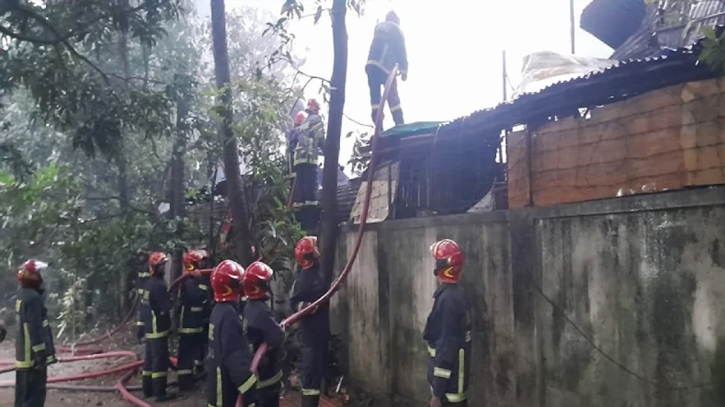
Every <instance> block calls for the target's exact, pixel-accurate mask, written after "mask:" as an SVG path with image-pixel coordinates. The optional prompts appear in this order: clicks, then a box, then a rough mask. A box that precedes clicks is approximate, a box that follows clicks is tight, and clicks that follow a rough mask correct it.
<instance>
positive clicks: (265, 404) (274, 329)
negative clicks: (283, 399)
mask: <svg viewBox="0 0 725 407" xmlns="http://www.w3.org/2000/svg"><path fill="white" fill-rule="evenodd" d="M244 319H245V320H246V321H247V338H249V342H250V343H251V344H252V348H253V350H254V351H255V352H256V351H257V349H259V347H260V346H261V345H262V343H264V342H266V343H267V345H268V346H269V349H268V350H267V353H266V354H265V355H264V358H263V359H262V361H261V363H260V364H259V368H258V370H257V377H258V380H259V381H258V382H257V400H258V401H257V403H256V407H277V406H279V392H280V381H281V380H282V354H281V349H282V342H283V341H284V332H282V329H281V328H280V327H279V325H278V324H277V322H276V321H275V320H274V317H273V316H272V310H270V309H269V306H268V305H267V304H266V303H265V302H264V301H261V300H250V301H248V302H247V306H246V307H245V308H244Z"/></svg>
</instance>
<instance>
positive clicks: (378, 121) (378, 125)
mask: <svg viewBox="0 0 725 407" xmlns="http://www.w3.org/2000/svg"><path fill="white" fill-rule="evenodd" d="M397 73H398V66H397V65H396V66H395V67H394V68H393V70H392V71H391V72H390V75H388V79H387V81H386V82H385V90H384V91H383V95H382V99H381V102H380V107H379V109H378V113H377V115H376V116H375V132H374V135H373V137H372V140H371V143H372V145H371V147H370V150H371V153H370V163H369V164H368V179H367V188H366V189H365V200H364V202H363V208H362V214H361V215H360V226H359V227H358V231H357V237H356V240H355V246H354V248H353V251H352V254H351V255H350V258H349V259H348V261H347V264H345V268H343V270H342V272H341V273H340V275H339V276H338V277H337V278H336V279H335V281H333V282H332V285H331V286H330V288H329V289H328V290H327V292H326V293H325V294H324V295H322V297H320V298H318V299H317V300H316V301H315V302H313V303H312V304H309V305H308V306H307V307H305V308H303V309H301V310H300V311H298V312H295V313H294V314H292V315H290V316H289V317H287V318H285V319H284V320H283V321H282V322H280V326H281V327H282V329H286V328H287V327H289V326H291V325H293V324H295V323H296V322H297V321H299V320H300V319H302V318H303V317H305V316H307V315H310V314H311V313H313V312H314V310H316V309H317V308H318V307H319V306H320V305H322V304H324V303H326V302H328V301H330V298H332V296H333V295H334V294H335V293H336V292H337V291H338V290H339V289H340V287H341V286H342V283H343V282H345V279H347V276H348V274H350V270H352V266H353V264H355V260H356V258H357V254H358V252H359V251H360V246H361V244H362V238H363V234H364V233H365V226H366V225H367V220H368V211H369V209H370V198H371V196H372V191H373V188H372V183H373V176H374V174H375V158H376V157H375V152H376V148H375V147H376V146H377V143H378V139H379V138H380V133H381V129H382V124H383V109H384V108H385V103H386V102H387V101H388V95H389V93H390V86H391V85H392V83H393V80H394V79H395V76H396V75H397ZM268 347H269V345H268V344H267V343H266V342H265V343H263V344H262V345H261V346H260V347H259V349H257V353H256V354H255V355H254V359H253V360H252V367H251V370H252V372H253V373H256V372H257V368H258V367H259V363H260V362H261V360H262V357H264V354H265V353H266V352H267V348H268ZM240 403H241V396H240V397H239V398H238V399H237V406H240V405H241V404H240Z"/></svg>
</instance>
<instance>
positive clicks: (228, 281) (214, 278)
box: [211, 260, 244, 302]
mask: <svg viewBox="0 0 725 407" xmlns="http://www.w3.org/2000/svg"><path fill="white" fill-rule="evenodd" d="M243 277H244V269H243V268H242V266H240V265H239V263H237V262H235V261H233V260H224V261H223V262H221V263H219V265H218V266H216V268H215V269H214V271H213V272H212V273H211V289H212V291H214V301H215V302H237V301H239V297H241V296H242V278H243Z"/></svg>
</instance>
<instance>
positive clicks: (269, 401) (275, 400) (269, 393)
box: [254, 383, 282, 407]
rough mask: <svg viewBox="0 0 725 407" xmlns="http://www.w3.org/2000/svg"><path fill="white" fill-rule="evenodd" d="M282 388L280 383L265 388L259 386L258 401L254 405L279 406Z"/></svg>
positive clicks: (258, 406) (255, 406)
mask: <svg viewBox="0 0 725 407" xmlns="http://www.w3.org/2000/svg"><path fill="white" fill-rule="evenodd" d="M281 390H282V386H281V385H280V383H276V384H274V385H272V386H269V387H265V388H261V389H260V388H257V391H256V392H255V393H256V397H257V402H256V403H255V404H254V407H279V393H280V391H281Z"/></svg>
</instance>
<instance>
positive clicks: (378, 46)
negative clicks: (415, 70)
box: [365, 12, 408, 126]
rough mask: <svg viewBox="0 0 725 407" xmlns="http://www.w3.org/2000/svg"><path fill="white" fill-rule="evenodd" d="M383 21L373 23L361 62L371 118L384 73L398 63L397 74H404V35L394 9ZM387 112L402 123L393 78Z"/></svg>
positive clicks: (398, 122)
mask: <svg viewBox="0 0 725 407" xmlns="http://www.w3.org/2000/svg"><path fill="white" fill-rule="evenodd" d="M385 20H386V21H384V22H382V23H380V24H378V25H377V26H375V34H374V36H373V42H372V44H371V45H370V52H369V53H368V61H367V63H366V64H365V72H366V73H367V75H368V86H369V87H370V105H371V106H370V107H371V109H372V118H373V122H374V121H375V117H376V116H377V114H378V109H380V99H381V97H382V93H381V88H382V87H383V86H384V85H385V82H386V81H387V80H388V75H390V72H391V71H392V70H393V68H394V67H395V64H398V68H399V70H400V75H401V78H402V79H403V80H405V79H406V78H407V76H408V56H407V52H406V49H405V37H404V36H403V31H402V30H401V29H400V25H399V24H400V20H399V19H398V16H397V15H395V13H393V12H390V13H388V15H387V16H386V19H385ZM388 95H389V96H388V101H389V102H390V112H391V113H392V115H393V121H395V125H396V126H398V125H401V124H404V123H405V121H404V120H403V110H402V108H401V107H400V96H399V95H398V83H397V80H396V79H393V83H392V84H391V85H390V90H389V92H388Z"/></svg>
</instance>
